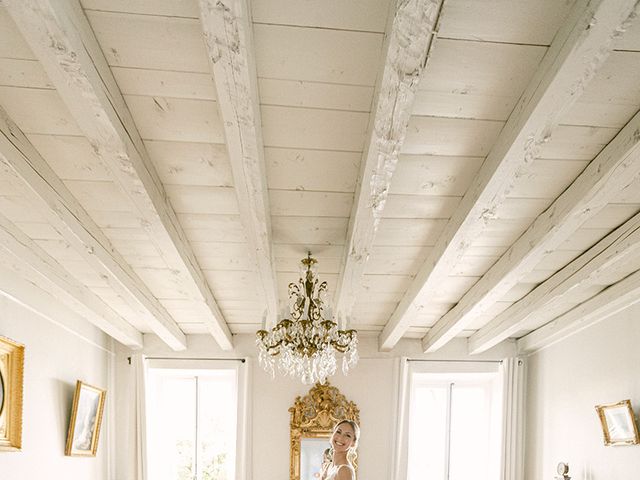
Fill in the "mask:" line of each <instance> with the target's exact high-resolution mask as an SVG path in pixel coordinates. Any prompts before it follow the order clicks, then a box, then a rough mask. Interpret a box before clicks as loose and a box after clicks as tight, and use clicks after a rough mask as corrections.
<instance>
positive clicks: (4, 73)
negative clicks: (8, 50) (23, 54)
mask: <svg viewBox="0 0 640 480" xmlns="http://www.w3.org/2000/svg"><path fill="white" fill-rule="evenodd" d="M2 32H3V34H4V33H5V32H4V31H2ZM4 40H5V39H4V37H3V41H4ZM0 86H3V87H29V88H42V89H52V88H53V85H51V82H50V81H49V79H48V78H47V74H46V73H45V72H44V70H43V69H42V66H40V64H39V63H38V62H37V61H36V60H22V59H14V58H0Z"/></svg>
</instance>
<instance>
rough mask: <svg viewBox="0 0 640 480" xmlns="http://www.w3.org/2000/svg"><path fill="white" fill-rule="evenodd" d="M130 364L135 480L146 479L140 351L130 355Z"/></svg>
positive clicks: (143, 368)
mask: <svg viewBox="0 0 640 480" xmlns="http://www.w3.org/2000/svg"><path fill="white" fill-rule="evenodd" d="M131 366H132V367H133V371H134V376H135V378H134V381H135V389H134V396H135V398H134V405H135V411H134V418H135V436H136V444H135V445H136V455H135V462H136V480H147V465H146V463H147V444H146V428H147V422H146V392H145V390H146V378H147V362H146V359H145V357H144V355H142V354H141V353H136V354H135V355H133V356H132V357H131Z"/></svg>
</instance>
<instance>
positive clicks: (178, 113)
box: [124, 95, 224, 143]
mask: <svg viewBox="0 0 640 480" xmlns="http://www.w3.org/2000/svg"><path fill="white" fill-rule="evenodd" d="M124 99H125V101H126V102H127V106H128V107H129V110H131V115H132V116H133V120H134V122H135V124H136V126H137V127H138V130H139V132H140V136H141V137H142V138H143V139H144V140H168V141H174V142H202V143H224V129H223V126H222V121H221V120H220V117H219V114H218V104H217V103H216V102H211V101H207V100H197V99H196V100H194V99H186V98H169V97H148V96H140V95H125V97H124Z"/></svg>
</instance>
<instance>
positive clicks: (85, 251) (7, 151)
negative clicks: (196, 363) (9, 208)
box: [0, 107, 186, 350]
mask: <svg viewBox="0 0 640 480" xmlns="http://www.w3.org/2000/svg"><path fill="white" fill-rule="evenodd" d="M0 159H2V160H3V161H4V163H3V165H6V167H5V170H6V171H4V172H2V174H3V175H10V174H13V175H14V176H16V177H17V178H18V179H20V180H21V181H22V185H23V187H22V189H23V192H24V194H25V197H26V198H29V199H30V200H32V201H33V204H34V205H35V208H37V209H38V211H39V212H40V213H42V215H43V216H44V217H45V218H46V219H47V220H48V221H49V222H50V223H51V224H52V225H53V227H54V228H55V230H56V231H57V232H58V233H60V235H62V237H63V238H64V239H65V240H66V241H67V242H68V243H69V244H70V245H71V246H72V247H73V248H74V249H75V250H76V251H77V252H78V253H79V254H80V256H82V258H84V259H85V260H86V261H87V263H89V265H91V266H92V267H93V268H94V269H95V270H96V272H98V273H99V274H100V275H102V276H103V277H104V278H105V279H106V280H107V281H108V282H109V285H111V287H112V288H113V289H114V290H115V291H116V292H117V293H118V294H119V295H120V296H121V297H122V298H123V299H124V300H125V301H126V302H127V303H128V304H129V305H130V306H131V307H132V308H133V310H134V311H135V312H136V313H137V314H138V315H139V316H140V318H141V319H142V320H143V321H145V322H146V323H147V325H149V328H150V329H151V330H152V331H153V332H154V333H155V334H156V335H158V336H159V337H160V338H161V339H162V340H163V341H164V342H165V343H166V344H167V345H169V346H170V347H171V348H173V349H175V350H183V349H185V348H186V338H185V336H184V334H183V333H182V331H181V330H180V327H178V325H177V324H176V323H175V322H174V321H173V319H172V318H171V316H170V315H169V314H168V313H167V311H166V310H165V309H164V307H163V306H162V305H161V304H160V302H159V301H158V300H157V299H156V298H155V297H154V296H153V295H152V293H151V292H150V291H149V289H148V288H147V286H146V285H145V284H144V283H143V282H142V280H140V278H139V277H138V276H137V275H136V274H135V272H134V271H133V270H132V269H131V267H130V266H129V265H128V264H127V262H126V261H125V260H124V258H122V256H121V255H120V254H119V253H118V252H117V251H116V249H115V248H113V246H112V245H111V242H109V239H108V238H107V237H106V235H105V234H104V233H103V232H102V230H101V229H100V227H99V226H98V225H97V224H96V223H95V222H94V221H93V219H92V218H91V217H90V216H89V214H88V213H87V212H86V211H85V210H84V209H83V208H82V206H81V205H80V204H79V203H78V201H77V200H76V199H75V197H74V196H73V194H72V193H71V192H70V191H69V189H68V188H67V187H66V186H65V184H64V183H63V182H62V180H60V178H58V177H57V176H56V174H55V172H54V171H53V170H52V169H51V167H50V166H49V165H48V164H47V163H46V162H45V161H44V159H43V158H42V157H41V156H40V154H39V153H38V151H37V150H36V148H35V147H34V146H33V145H32V144H31V142H29V140H28V139H27V137H26V136H25V135H24V133H22V131H21V130H20V129H19V128H18V126H17V125H16V124H15V122H13V120H11V118H9V116H8V115H7V113H6V112H5V111H4V109H2V108H1V107H0ZM15 183H16V185H19V184H20V182H18V181H16V182H15Z"/></svg>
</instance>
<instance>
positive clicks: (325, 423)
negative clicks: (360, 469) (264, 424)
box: [289, 382, 360, 480]
mask: <svg viewBox="0 0 640 480" xmlns="http://www.w3.org/2000/svg"><path fill="white" fill-rule="evenodd" d="M289 413H291V423H290V426H291V468H290V470H289V472H290V474H289V477H290V480H300V456H301V451H300V450H301V445H302V440H303V439H304V438H326V439H328V438H329V437H330V436H331V432H332V430H333V427H334V425H335V424H336V423H338V422H339V421H340V420H353V421H355V422H356V423H357V424H358V425H359V424H360V410H359V409H358V407H357V405H356V404H355V403H353V402H350V401H348V400H347V399H346V398H345V396H344V395H342V394H341V393H340V391H339V390H338V389H337V388H336V387H333V386H331V385H329V382H327V383H325V384H320V383H316V384H315V385H314V386H313V387H312V388H311V390H309V393H308V394H307V395H305V396H304V397H296V400H295V402H294V403H293V407H291V408H290V409H289ZM328 446H329V442H327V447H328ZM356 468H357V465H356ZM303 480H304V479H303Z"/></svg>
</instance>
